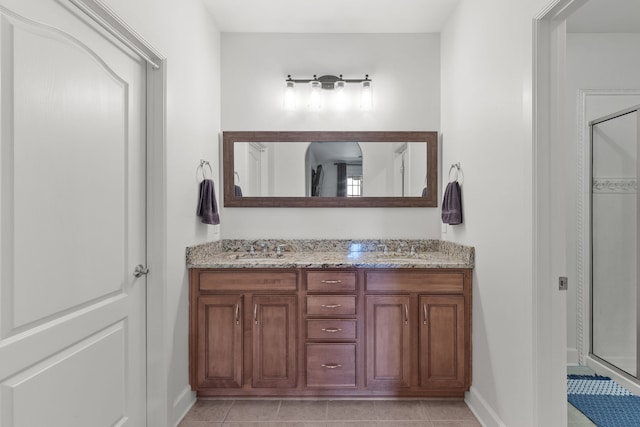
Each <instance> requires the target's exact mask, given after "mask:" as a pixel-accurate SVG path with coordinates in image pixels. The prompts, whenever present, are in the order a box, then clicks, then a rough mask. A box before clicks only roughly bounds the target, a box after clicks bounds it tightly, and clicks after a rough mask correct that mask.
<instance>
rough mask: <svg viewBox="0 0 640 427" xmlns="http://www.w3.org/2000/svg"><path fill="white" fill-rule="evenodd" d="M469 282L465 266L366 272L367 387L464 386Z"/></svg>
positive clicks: (437, 389) (433, 390) (444, 391)
mask: <svg viewBox="0 0 640 427" xmlns="http://www.w3.org/2000/svg"><path fill="white" fill-rule="evenodd" d="M470 287H471V276H470V270H451V271H443V270H415V269H412V270H409V269H395V270H391V269H389V270H368V271H366V273H365V292H366V296H365V298H366V319H367V333H366V343H367V367H366V371H367V387H371V388H374V389H378V388H381V389H388V390H402V389H405V390H424V391H425V393H427V395H442V396H446V395H448V393H452V394H456V393H463V392H464V391H466V390H468V388H469V386H470V385H471V289H470Z"/></svg>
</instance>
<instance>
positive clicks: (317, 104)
mask: <svg viewBox="0 0 640 427" xmlns="http://www.w3.org/2000/svg"><path fill="white" fill-rule="evenodd" d="M310 83H311V94H310V95H309V109H311V110H314V111H317V110H320V108H321V107H322V104H321V95H322V94H321V93H320V90H321V87H322V83H320V82H319V81H318V80H312V81H311V82H310Z"/></svg>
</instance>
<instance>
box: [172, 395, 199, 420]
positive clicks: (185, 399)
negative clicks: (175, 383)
mask: <svg viewBox="0 0 640 427" xmlns="http://www.w3.org/2000/svg"><path fill="white" fill-rule="evenodd" d="M195 403H196V393H195V392H193V391H191V387H189V386H186V387H185V388H184V390H182V391H181V392H180V394H179V395H178V397H177V398H176V400H174V401H173V417H174V420H173V423H172V424H171V425H173V426H175V427H178V424H180V421H182V419H183V418H184V416H185V415H187V412H189V409H191V407H192V406H193V405H194V404H195Z"/></svg>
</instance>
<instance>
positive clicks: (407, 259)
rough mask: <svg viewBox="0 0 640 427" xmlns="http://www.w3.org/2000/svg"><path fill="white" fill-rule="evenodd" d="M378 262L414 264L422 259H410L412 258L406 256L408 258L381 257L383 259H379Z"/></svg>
mask: <svg viewBox="0 0 640 427" xmlns="http://www.w3.org/2000/svg"><path fill="white" fill-rule="evenodd" d="M378 261H380V262H415V261H422V258H418V257H412V256H408V257H403V256H383V257H379V258H378Z"/></svg>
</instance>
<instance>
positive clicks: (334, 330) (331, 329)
mask: <svg viewBox="0 0 640 427" xmlns="http://www.w3.org/2000/svg"><path fill="white" fill-rule="evenodd" d="M322 330H323V331H324V332H329V333H330V334H333V333H336V332H340V331H341V330H342V329H340V328H322Z"/></svg>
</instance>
